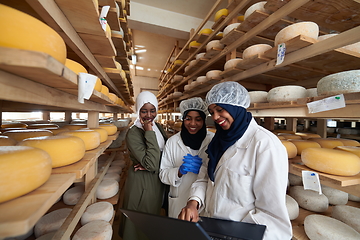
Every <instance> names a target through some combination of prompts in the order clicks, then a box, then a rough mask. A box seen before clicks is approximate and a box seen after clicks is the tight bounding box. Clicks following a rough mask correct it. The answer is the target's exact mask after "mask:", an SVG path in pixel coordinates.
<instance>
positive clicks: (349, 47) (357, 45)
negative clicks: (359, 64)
mask: <svg viewBox="0 0 360 240" xmlns="http://www.w3.org/2000/svg"><path fill="white" fill-rule="evenodd" d="M336 35H338V34H337V33H332V34H325V35H321V36H319V37H318V39H317V40H318V41H322V40H325V39H328V38H331V37H333V36H336ZM340 49H346V50H349V51H353V52H357V53H360V42H357V43H353V44H350V45H347V46H344V47H341V48H340Z"/></svg>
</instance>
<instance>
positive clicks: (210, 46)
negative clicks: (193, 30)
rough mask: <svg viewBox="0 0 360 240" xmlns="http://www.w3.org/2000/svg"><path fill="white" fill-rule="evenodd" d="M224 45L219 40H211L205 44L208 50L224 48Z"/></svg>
mask: <svg viewBox="0 0 360 240" xmlns="http://www.w3.org/2000/svg"><path fill="white" fill-rule="evenodd" d="M224 47H225V45H224V44H222V43H221V42H220V40H212V41H210V42H208V44H206V51H207V52H209V51H210V50H211V49H213V48H216V49H224Z"/></svg>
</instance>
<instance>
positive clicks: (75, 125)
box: [63, 123, 87, 130]
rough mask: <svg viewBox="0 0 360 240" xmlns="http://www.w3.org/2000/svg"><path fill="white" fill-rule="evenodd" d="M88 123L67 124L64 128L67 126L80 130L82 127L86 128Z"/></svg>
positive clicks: (70, 128)
mask: <svg viewBox="0 0 360 240" xmlns="http://www.w3.org/2000/svg"><path fill="white" fill-rule="evenodd" d="M86 127H87V125H86V124H82V123H72V124H67V125H65V126H63V128H66V129H68V130H79V129H81V128H86Z"/></svg>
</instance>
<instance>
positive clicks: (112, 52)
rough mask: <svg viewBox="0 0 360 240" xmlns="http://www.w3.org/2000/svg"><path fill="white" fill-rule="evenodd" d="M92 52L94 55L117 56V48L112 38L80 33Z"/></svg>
mask: <svg viewBox="0 0 360 240" xmlns="http://www.w3.org/2000/svg"><path fill="white" fill-rule="evenodd" d="M79 36H80V38H81V39H82V40H83V41H84V43H85V44H86V46H87V47H88V48H89V50H90V52H91V53H92V54H94V55H104V56H116V49H115V46H114V44H113V42H112V40H111V39H110V38H107V37H106V36H105V33H104V35H103V36H98V35H92V34H87V33H79Z"/></svg>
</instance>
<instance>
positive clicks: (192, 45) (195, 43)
mask: <svg viewBox="0 0 360 240" xmlns="http://www.w3.org/2000/svg"><path fill="white" fill-rule="evenodd" d="M200 45H201V43H198V42H197V41H192V42H190V43H189V48H191V47H199V46H200Z"/></svg>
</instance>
